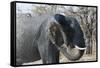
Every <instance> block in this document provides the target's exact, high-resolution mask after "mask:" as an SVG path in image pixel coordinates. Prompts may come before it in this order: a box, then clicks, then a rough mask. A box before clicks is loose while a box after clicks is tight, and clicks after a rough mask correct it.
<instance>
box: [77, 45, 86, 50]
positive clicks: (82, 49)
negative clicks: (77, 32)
mask: <svg viewBox="0 0 100 68" xmlns="http://www.w3.org/2000/svg"><path fill="white" fill-rule="evenodd" d="M75 48H77V49H79V50H85V49H86V47H84V48H81V47H79V46H77V45H75Z"/></svg>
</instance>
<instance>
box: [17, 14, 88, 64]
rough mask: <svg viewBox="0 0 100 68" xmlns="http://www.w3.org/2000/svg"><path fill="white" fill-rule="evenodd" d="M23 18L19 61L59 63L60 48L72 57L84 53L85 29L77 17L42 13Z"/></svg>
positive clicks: (18, 42) (18, 36) (18, 30)
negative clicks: (40, 60) (83, 29)
mask: <svg viewBox="0 0 100 68" xmlns="http://www.w3.org/2000/svg"><path fill="white" fill-rule="evenodd" d="M19 22H20V21H19V20H18V19H17V29H16V31H17V34H16V35H17V38H16V40H17V41H16V42H17V43H16V65H22V64H23V63H27V62H33V61H36V60H39V59H42V61H43V64H49V63H59V51H61V52H62V53H63V54H64V55H65V56H66V57H67V58H68V59H69V60H71V61H74V60H78V59H80V58H81V56H82V55H83V54H84V50H85V47H86V46H85V42H84V36H83V32H82V30H81V27H80V25H79V23H78V21H77V20H76V19H75V18H73V17H68V16H64V15H61V14H55V15H41V16H38V17H25V18H24V20H23V21H21V22H20V23H19ZM75 52H77V53H75Z"/></svg>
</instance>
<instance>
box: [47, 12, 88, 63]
mask: <svg viewBox="0 0 100 68" xmlns="http://www.w3.org/2000/svg"><path fill="white" fill-rule="evenodd" d="M49 38H50V40H51V42H52V43H53V44H54V45H55V46H56V47H57V48H58V49H59V50H60V51H61V52H62V53H63V54H64V55H65V56H66V57H67V58H68V59H69V60H71V61H75V60H79V59H80V58H81V57H82V56H83V54H84V51H85V49H86V46H85V42H84V35H83V31H82V29H81V27H80V25H79V23H78V21H77V20H76V19H75V18H73V17H67V16H64V15H61V14H55V16H54V20H53V22H52V23H51V25H50V28H49Z"/></svg>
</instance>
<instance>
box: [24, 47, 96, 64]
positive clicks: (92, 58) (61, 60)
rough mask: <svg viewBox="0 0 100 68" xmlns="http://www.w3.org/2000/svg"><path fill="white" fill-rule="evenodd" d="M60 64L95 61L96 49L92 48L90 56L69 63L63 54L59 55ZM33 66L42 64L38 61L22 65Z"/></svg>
mask: <svg viewBox="0 0 100 68" xmlns="http://www.w3.org/2000/svg"><path fill="white" fill-rule="evenodd" d="M60 55H61V56H60V63H68V62H79V61H96V47H93V51H92V54H91V55H90V54H85V53H84V55H83V56H82V58H81V59H80V60H78V61H70V60H68V59H67V58H66V57H65V56H64V55H63V54H60ZM34 64H42V60H38V61H35V62H30V63H24V64H23V65H34Z"/></svg>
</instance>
